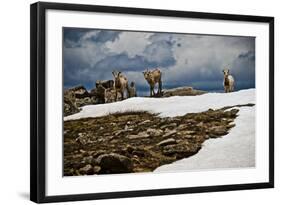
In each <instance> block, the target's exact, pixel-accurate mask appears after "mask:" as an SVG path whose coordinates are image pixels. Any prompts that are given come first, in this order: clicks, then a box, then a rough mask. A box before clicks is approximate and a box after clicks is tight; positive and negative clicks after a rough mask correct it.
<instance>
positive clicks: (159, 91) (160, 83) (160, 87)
mask: <svg viewBox="0 0 281 205" xmlns="http://www.w3.org/2000/svg"><path fill="white" fill-rule="evenodd" d="M158 85H159V86H158V94H160V95H161V93H162V81H161V80H160V81H159V84H158Z"/></svg>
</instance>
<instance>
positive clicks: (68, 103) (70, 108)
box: [63, 90, 80, 116]
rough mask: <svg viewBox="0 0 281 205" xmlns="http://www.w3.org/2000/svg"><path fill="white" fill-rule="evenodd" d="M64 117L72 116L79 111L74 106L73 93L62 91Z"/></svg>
mask: <svg viewBox="0 0 281 205" xmlns="http://www.w3.org/2000/svg"><path fill="white" fill-rule="evenodd" d="M63 101H64V116H67V115H72V114H75V113H77V112H79V111H80V109H79V108H78V106H77V105H76V99H75V93H74V92H73V91H71V90H66V91H64V95H63Z"/></svg>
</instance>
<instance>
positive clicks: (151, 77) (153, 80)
mask: <svg viewBox="0 0 281 205" xmlns="http://www.w3.org/2000/svg"><path fill="white" fill-rule="evenodd" d="M143 75H144V78H145V80H146V81H147V82H148V84H149V85H150V97H152V96H155V92H154V87H155V85H156V84H157V83H158V91H157V95H161V94H162V81H161V76H162V73H161V71H160V69H158V68H156V69H154V70H148V69H146V71H144V72H143Z"/></svg>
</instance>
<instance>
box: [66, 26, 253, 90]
mask: <svg viewBox="0 0 281 205" xmlns="http://www.w3.org/2000/svg"><path fill="white" fill-rule="evenodd" d="M154 68H159V69H160V70H161V71H162V76H163V77H162V82H163V83H162V84H163V89H169V88H176V87H180V86H192V87H194V88H196V89H202V90H207V91H219V90H223V73H222V70H223V69H224V68H228V69H229V70H230V73H231V75H233V77H234V78H235V84H236V86H235V87H236V88H235V89H236V90H240V89H247V88H254V87H255V38H254V37H241V36H219V35H200V34H177V33H159V32H140V31H118V30H101V29H84V28H63V70H64V88H65V89H67V88H70V87H74V86H76V85H83V86H85V87H86V88H87V89H88V90H91V89H92V88H94V87H95V82H96V80H110V79H113V75H112V71H113V70H118V71H121V72H122V73H124V75H126V76H127V78H128V80H129V82H131V81H134V82H135V83H136V87H137V90H138V92H139V93H141V94H140V95H147V94H148V93H149V86H148V84H147V82H146V81H145V79H144V77H143V73H142V71H144V70H146V69H154Z"/></svg>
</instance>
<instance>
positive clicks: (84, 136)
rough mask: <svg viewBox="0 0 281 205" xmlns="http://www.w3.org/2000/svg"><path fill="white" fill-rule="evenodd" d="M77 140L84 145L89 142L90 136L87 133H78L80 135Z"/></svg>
mask: <svg viewBox="0 0 281 205" xmlns="http://www.w3.org/2000/svg"><path fill="white" fill-rule="evenodd" d="M75 141H77V142H79V143H80V144H82V145H85V144H87V143H88V136H87V134H86V133H78V137H77V138H76V140H75Z"/></svg>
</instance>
